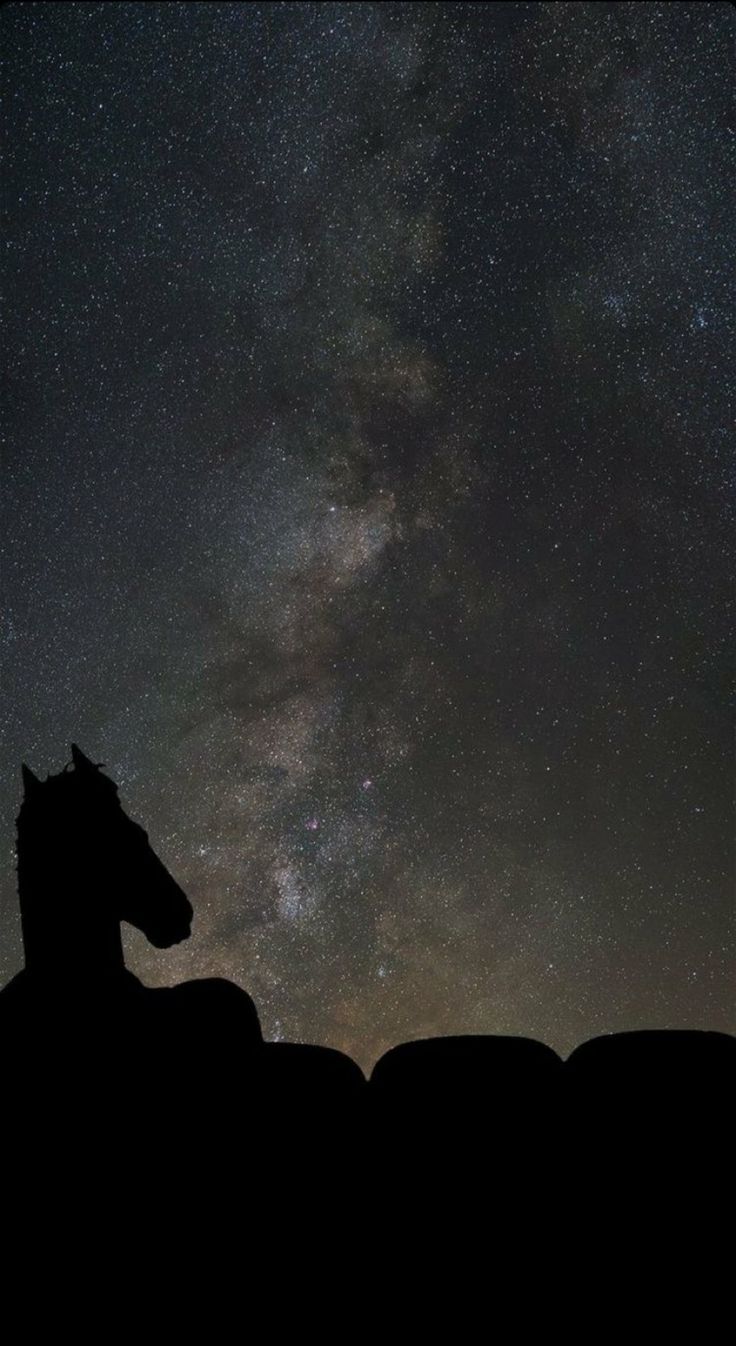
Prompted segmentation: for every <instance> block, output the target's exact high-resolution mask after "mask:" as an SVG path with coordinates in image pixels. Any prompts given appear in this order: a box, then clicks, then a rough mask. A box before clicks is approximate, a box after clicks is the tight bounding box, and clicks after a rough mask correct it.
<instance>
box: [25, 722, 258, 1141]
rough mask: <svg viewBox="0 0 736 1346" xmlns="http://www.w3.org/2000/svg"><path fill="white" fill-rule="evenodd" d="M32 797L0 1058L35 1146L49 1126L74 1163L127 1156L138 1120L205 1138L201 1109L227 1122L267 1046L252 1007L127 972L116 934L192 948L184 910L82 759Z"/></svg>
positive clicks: (174, 886) (210, 990)
mask: <svg viewBox="0 0 736 1346" xmlns="http://www.w3.org/2000/svg"><path fill="white" fill-rule="evenodd" d="M23 782H24V798H23V802H22V805H21V809H20V813H19V815H18V819H17V835H18V841H17V857H18V898H19V903H20V913H21V927H22V934H23V945H24V951H25V967H24V969H23V970H22V971H21V972H19V973H18V975H17V976H16V977H14V978H13V979H12V981H10V982H9V983H8V985H7V986H6V987H4V988H3V990H2V991H0V1053H1V1054H2V1060H3V1067H4V1087H5V1091H6V1098H11V1099H12V1100H13V1109H12V1115H13V1117H14V1118H16V1120H17V1128H18V1133H19V1135H20V1134H21V1133H22V1135H23V1139H24V1144H25V1143H27V1138H28V1135H29V1133H30V1134H33V1133H34V1132H35V1130H36V1129H37V1128H38V1126H39V1125H42V1126H43V1128H44V1129H45V1131H46V1135H47V1139H48V1135H49V1134H51V1135H54V1134H56V1135H57V1139H60V1138H61V1137H62V1136H63V1144H64V1148H65V1150H66V1151H69V1149H70V1148H71V1149H75V1150H76V1152H77V1154H78V1155H79V1154H80V1153H81V1152H85V1153H86V1152H88V1151H90V1150H94V1148H95V1146H96V1145H98V1144H102V1143H103V1137H104V1140H105V1143H108V1142H109V1138H110V1135H111V1134H114V1136H115V1140H116V1145H118V1146H121V1147H122V1148H123V1149H126V1148H128V1147H129V1145H130V1144H134V1145H135V1144H137V1143H138V1142H137V1140H136V1137H138V1135H139V1132H140V1117H141V1115H142V1113H144V1114H148V1115H149V1116H150V1117H153V1116H155V1117H156V1120H157V1122H159V1123H163V1124H165V1125H166V1126H167V1129H169V1130H171V1129H173V1127H174V1124H175V1118H176V1117H177V1115H182V1114H183V1115H186V1116H187V1117H188V1118H189V1119H190V1121H191V1122H192V1124H193V1125H196V1120H197V1117H198V1116H201V1115H202V1113H203V1112H204V1109H205V1107H206V1106H210V1107H212V1106H218V1107H219V1108H220V1109H221V1110H222V1111H223V1112H224V1111H225V1110H226V1109H227V1105H228V1101H229V1099H230V1096H231V1094H232V1091H233V1089H234V1088H235V1087H236V1085H237V1082H238V1081H239V1078H240V1075H239V1071H238V1065H239V1063H240V1062H241V1061H243V1060H246V1059H247V1058H248V1057H249V1056H252V1055H253V1054H254V1053H255V1052H257V1050H258V1049H260V1048H261V1045H262V1035H261V1030H260V1025H259V1021H258V1015H257V1012H256V1009H255V1006H254V1004H253V1001H252V1000H251V999H250V997H249V996H248V995H247V993H246V992H245V991H244V990H242V988H240V987H238V986H236V985H234V984H233V983H231V982H228V981H225V980H222V979H219V978H207V979H202V980H195V981H189V982H183V983H181V984H179V985H176V986H171V987H162V988H151V987H146V986H144V985H143V984H142V983H141V981H140V980H139V979H138V978H137V977H135V976H134V975H133V973H131V972H130V971H129V970H128V969H127V968H126V966H125V961H124V956H123V947H122V940H121V931H120V926H121V922H122V921H126V922H128V923H129V924H131V925H134V926H136V927H137V929H139V930H141V931H142V933H143V934H144V935H145V936H146V938H147V939H148V940H149V941H150V942H151V943H152V944H153V945H154V946H155V947H157V948H168V947H170V946H171V945H174V944H176V943H178V942H180V941H181V940H184V939H186V938H187V937H188V936H189V934H190V931H191V924H192V917H193V911H192V906H191V903H190V902H189V899H188V898H187V896H186V894H185V893H184V892H183V890H182V889H181V888H180V886H179V884H178V883H177V882H176V880H175V879H174V878H173V876H172V875H171V874H170V873H169V872H168V870H167V869H166V866H165V865H164V864H163V862H162V861H161V859H160V858H159V856H157V855H156V853H155V851H154V850H153V848H152V847H151V845H150V843H149V840H148V836H147V834H146V832H145V830H144V828H143V827H141V826H140V825H139V824H138V823H137V822H135V821H133V820H132V819H131V818H129V817H128V816H127V815H126V813H125V812H124V810H123V808H122V806H121V803H120V800H119V798H118V787H117V785H116V784H115V782H114V781H113V780H111V779H110V778H109V777H108V776H106V775H105V774H104V773H103V772H102V770H101V769H100V767H99V766H97V765H95V764H94V763H93V762H91V761H90V759H89V758H88V757H86V756H85V754H84V753H83V752H82V751H81V750H80V748H78V747H77V745H76V744H72V762H71V763H69V765H68V766H67V767H65V769H64V770H63V771H62V772H61V773H60V774H59V775H57V776H49V777H48V778H47V780H46V781H41V780H39V778H38V777H37V776H35V775H34V773H33V772H32V771H31V770H30V768H29V767H27V766H26V765H25V764H24V765H23ZM41 1119H43V1120H42V1121H41ZM11 1120H12V1119H11ZM6 1121H7V1117H6ZM90 1128H91V1129H90ZM141 1143H142V1142H141Z"/></svg>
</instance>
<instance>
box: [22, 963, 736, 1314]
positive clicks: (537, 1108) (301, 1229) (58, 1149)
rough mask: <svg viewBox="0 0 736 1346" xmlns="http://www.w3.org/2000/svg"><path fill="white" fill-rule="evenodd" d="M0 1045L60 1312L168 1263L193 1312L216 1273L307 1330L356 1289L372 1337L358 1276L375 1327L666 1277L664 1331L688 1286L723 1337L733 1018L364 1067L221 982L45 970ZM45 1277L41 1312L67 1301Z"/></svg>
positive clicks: (610, 1309) (528, 1305) (600, 1301)
mask: <svg viewBox="0 0 736 1346" xmlns="http://www.w3.org/2000/svg"><path fill="white" fill-rule="evenodd" d="M0 1050H1V1052H2V1062H3V1067H2V1091H3V1101H2V1114H1V1115H2V1123H1V1127H2V1156H3V1161H2V1162H3V1170H4V1175H5V1177H4V1183H3V1192H4V1195H3V1226H4V1236H5V1240H6V1243H5V1246H6V1248H8V1247H9V1249H10V1262H7V1263H6V1276H7V1275H9V1277H10V1279H9V1282H8V1281H6V1287H12V1282H13V1277H14V1275H19V1276H22V1277H23V1278H24V1280H23V1283H24V1284H26V1280H25V1278H27V1277H28V1276H29V1275H30V1283H31V1285H37V1286H39V1287H40V1286H48V1285H49V1284H50V1283H52V1282H54V1283H55V1284H57V1290H56V1291H55V1292H54V1293H55V1294H57V1299H56V1300H54V1303H55V1304H56V1305H57V1310H58V1312H59V1313H61V1309H60V1308H59V1303H60V1301H59V1300H58V1295H59V1294H60V1295H61V1298H62V1300H64V1301H65V1302H66V1296H68V1294H69V1293H71V1294H72V1297H73V1295H74V1293H75V1292H74V1286H75V1285H76V1286H77V1293H78V1294H79V1295H81V1296H82V1300H84V1297H85V1296H87V1295H88V1294H91V1293H92V1291H91V1289H90V1286H91V1284H92V1282H94V1283H95V1285H97V1286H98V1288H99V1287H107V1290H106V1291H105V1293H106V1294H110V1293H112V1289H111V1287H112V1286H113V1285H114V1286H116V1287H117V1288H116V1289H115V1291H114V1294H115V1296H120V1304H119V1312H120V1314H123V1315H124V1314H125V1311H126V1303H127V1302H128V1300H127V1299H126V1294H127V1295H128V1296H132V1297H133V1299H135V1298H136V1297H137V1295H138V1294H139V1293H141V1287H144V1286H147V1289H146V1290H145V1293H146V1294H151V1295H153V1296H154V1298H155V1299H158V1300H159V1301H160V1300H161V1297H163V1299H164V1300H165V1301H166V1304H167V1308H166V1313H167V1315H169V1316H170V1321H171V1323H172V1330H174V1328H173V1322H174V1319H175V1318H176V1319H177V1320H179V1318H180V1315H182V1313H183V1314H184V1315H185V1316H186V1313H187V1312H188V1311H189V1310H188V1309H187V1307H186V1306H187V1305H189V1306H190V1307H191V1312H192V1313H194V1305H195V1303H197V1302H198V1300H199V1291H200V1290H201V1288H202V1285H203V1284H205V1283H206V1284H207V1285H208V1286H209V1287H210V1288H209V1290H208V1293H209V1294H212V1293H213V1291H212V1288H211V1287H212V1278H213V1277H214V1280H215V1282H217V1283H218V1284H219V1286H220V1288H219V1290H216V1291H215V1292H214V1293H215V1301H216V1302H215V1303H213V1304H212V1305H211V1312H212V1314H213V1315H214V1316H215V1317H216V1316H217V1306H218V1304H220V1303H221V1302H223V1297H224V1298H225V1299H227V1300H228V1302H229V1300H230V1297H231V1296H232V1295H236V1297H237V1296H238V1295H242V1297H243V1298H242V1305H241V1307H242V1311H243V1313H244V1315H245V1321H247V1323H248V1324H249V1326H248V1329H247V1332H246V1335H247V1336H249V1337H256V1338H257V1339H259V1340H260V1339H261V1338H262V1336H263V1335H264V1331H265V1329H264V1328H260V1329H259V1330H257V1331H256V1329H255V1321H256V1319H257V1320H258V1321H259V1322H262V1321H263V1315H264V1314H265V1316H266V1318H267V1319H270V1321H271V1324H272V1327H273V1324H275V1323H277V1322H281V1324H282V1326H283V1327H284V1330H286V1329H287V1327H288V1331H289V1334H290V1335H293V1333H294V1331H295V1324H296V1323H299V1322H301V1323H302V1325H303V1324H304V1323H306V1322H307V1320H309V1321H310V1322H311V1324H312V1325H311V1327H310V1329H309V1330H310V1333H313V1332H314V1331H316V1330H317V1329H316V1328H315V1325H314V1320H313V1317H312V1315H313V1313H314V1312H315V1311H317V1312H318V1313H322V1314H323V1315H327V1317H326V1318H320V1322H322V1328H323V1331H321V1332H318V1333H317V1334H318V1335H324V1334H327V1335H331V1334H332V1329H333V1328H334V1330H335V1331H337V1327H336V1326H335V1324H334V1322H332V1319H331V1318H330V1314H331V1313H332V1311H333V1310H334V1309H335V1306H336V1304H337V1303H338V1301H340V1302H342V1297H343V1296H344V1295H346V1294H349V1295H350V1297H351V1303H352V1308H351V1314H352V1317H349V1318H348V1319H346V1320H345V1321H344V1322H343V1330H342V1332H339V1331H338V1332H337V1335H342V1336H343V1337H345V1336H347V1337H351V1336H352V1335H353V1333H355V1332H359V1330H362V1329H361V1316H360V1314H359V1313H358V1314H357V1317H356V1316H355V1315H356V1313H357V1308H358V1305H357V1302H356V1299H355V1296H356V1295H357V1294H358V1286H359V1287H360V1302H361V1303H363V1302H364V1303H365V1306H366V1307H365V1313H366V1314H367V1315H368V1319H366V1323H364V1324H363V1327H365V1326H366V1324H367V1322H368V1320H370V1322H371V1329H370V1335H371V1337H373V1336H377V1335H379V1334H388V1335H392V1334H393V1333H394V1332H395V1331H397V1330H399V1327H398V1320H394V1318H393V1312H394V1310H393V1309H392V1308H391V1305H392V1304H393V1303H394V1302H395V1301H396V1296H398V1298H399V1300H400V1301H401V1303H402V1305H403V1309H402V1312H403V1313H405V1314H406V1313H408V1314H409V1319H408V1325H407V1320H404V1329H403V1330H404V1331H409V1333H410V1334H411V1333H412V1332H413V1331H418V1330H419V1327H418V1324H419V1319H420V1318H421V1319H422V1321H423V1322H425V1326H426V1327H427V1330H429V1326H428V1324H429V1323H430V1322H431V1319H432V1316H433V1314H434V1312H435V1309H436V1312H437V1313H440V1312H442V1313H447V1312H448V1311H449V1306H448V1300H450V1301H452V1302H453V1303H454V1304H455V1310H454V1313H455V1321H456V1324H457V1323H460V1322H461V1320H462V1321H464V1313H465V1310H466V1309H467V1305H468V1304H469V1303H471V1302H472V1304H473V1305H474V1309H473V1312H474V1313H476V1312H477V1311H478V1309H479V1304H485V1310H484V1311H485V1313H486V1316H487V1321H486V1325H485V1329H484V1332H483V1335H485V1334H486V1331H490V1334H491V1335H494V1333H493V1332H492V1331H491V1327H492V1324H493V1313H494V1311H495V1310H494V1304H495V1302H496V1301H498V1302H499V1303H500V1301H501V1300H504V1301H505V1300H506V1299H507V1298H508V1296H509V1295H510V1296H511V1299H512V1301H513V1303H514V1304H515V1306H516V1307H515V1310H514V1312H515V1313H516V1330H515V1331H514V1332H513V1334H512V1335H514V1336H516V1335H517V1331H518V1332H519V1333H521V1334H522V1335H523V1334H524V1331H525V1329H524V1324H526V1325H527V1327H528V1328H529V1329H530V1330H531V1328H532V1325H533V1326H534V1331H535V1333H536V1332H538V1331H539V1330H540V1323H541V1322H542V1321H549V1322H551V1321H552V1320H553V1319H554V1320H555V1321H557V1319H556V1314H557V1312H558V1309H559V1305H556V1301H555V1296H556V1295H557V1294H558V1293H559V1291H560V1288H561V1286H563V1285H565V1284H567V1285H568V1290H567V1294H568V1295H569V1293H570V1291H569V1285H570V1284H572V1285H573V1286H574V1287H575V1291H574V1295H573V1298H574V1299H575V1298H576V1297H577V1300H576V1302H577V1309H578V1311H579V1310H580V1309H581V1298H580V1297H581V1296H582V1298H583V1299H584V1300H585V1301H586V1302H587V1299H588V1297H590V1296H593V1297H595V1298H596V1305H597V1307H596V1309H595V1313H596V1324H597V1325H595V1326H594V1325H592V1324H591V1330H590V1335H591V1336H592V1337H593V1338H597V1336H598V1335H599V1333H600V1332H601V1331H602V1330H603V1327H604V1326H605V1322H606V1320H607V1318H608V1317H609V1315H611V1316H612V1320H615V1319H616V1317H617V1314H618V1312H619V1309H620V1303H621V1299H622V1296H623V1297H624V1298H625V1299H626V1300H627V1301H628V1300H629V1299H630V1297H631V1296H632V1295H634V1296H635V1295H636V1294H639V1293H646V1298H647V1302H648V1304H649V1308H648V1310H647V1312H648V1313H650V1314H651V1313H655V1314H656V1313H659V1314H660V1318H659V1319H658V1320H657V1321H659V1323H660V1327H659V1329H657V1330H655V1326H656V1324H654V1323H650V1329H651V1331H652V1332H653V1333H654V1335H655V1336H658V1337H659V1339H661V1336H660V1333H661V1331H662V1330H663V1329H662V1321H663V1320H662V1318H661V1315H662V1314H668V1315H670V1316H672V1315H673V1312H674V1310H675V1308H676V1306H677V1305H679V1306H680V1307H679V1309H677V1312H676V1313H674V1318H677V1316H678V1315H679V1314H681V1315H684V1316H685V1317H688V1315H689V1316H690V1321H691V1326H690V1328H689V1329H688V1330H689V1331H690V1330H692V1331H695V1327H696V1324H697V1330H698V1332H699V1333H701V1334H702V1332H703V1331H705V1326H704V1325H705V1323H706V1320H707V1319H708V1316H709V1314H710V1312H711V1310H713V1311H715V1305H716V1302H717V1301H718V1299H719V1296H720V1294H721V1293H722V1285H723V1277H724V1276H726V1275H727V1271H726V1267H727V1261H726V1259H727V1256H728V1245H729V1241H730V1228H731V1222H732V1218H733V1207H732V1195H733V1192H732V1145H733V1135H734V1128H733V1102H732V1099H733V1082H734V1076H735V1075H736V1070H735V1069H734V1067H735V1065H736V1039H734V1038H731V1037H729V1036H727V1035H724V1034H719V1033H705V1032H640V1033H627V1034H619V1035H614V1036H611V1037H603V1038H597V1039H594V1040H592V1041H590V1042H587V1043H584V1044H583V1045H582V1046H580V1047H578V1048H577V1050H576V1051H574V1052H573V1053H572V1055H571V1056H570V1057H569V1059H568V1060H567V1061H564V1062H563V1061H562V1060H561V1059H560V1057H559V1056H557V1055H556V1053H555V1052H553V1051H552V1050H551V1049H550V1048H549V1047H546V1046H544V1045H543V1044H541V1043H538V1042H534V1041H530V1040H527V1039H523V1038H508V1037H492V1036H488V1037H456V1038H440V1039H435V1040H430V1041H423V1042H410V1043H405V1044H403V1045H401V1046H399V1047H396V1048H394V1049H393V1050H392V1051H390V1052H388V1053H387V1054H386V1055H385V1056H384V1057H382V1059H381V1060H380V1061H379V1062H378V1063H377V1065H376V1066H375V1068H374V1070H373V1072H372V1074H371V1077H370V1079H369V1080H366V1079H365V1078H364V1076H363V1074H362V1072H361V1071H360V1069H359V1068H358V1066H357V1065H355V1063H354V1062H353V1061H352V1060H350V1058H349V1057H347V1056H344V1055H343V1054H341V1053H340V1052H336V1051H332V1050H330V1049H328V1048H322V1047H313V1046H303V1045H295V1044H286V1043H278V1044H273V1043H270V1044H269V1043H263V1041H262V1040H261V1034H260V1028H259V1025H258V1018H257V1014H256V1012H255V1009H254V1007H253V1005H252V1002H251V1001H250V999H249V997H248V996H246V995H245V993H244V992H242V991H240V990H239V989H238V988H236V987H234V986H231V985H230V984H229V983H226V982H218V981H203V982H191V983H187V984H186V985H184V986H181V987H176V988H172V989H171V990H170V991H151V990H147V989H146V988H144V987H142V986H141V985H140V983H139V982H137V981H136V979H135V978H133V977H131V976H130V974H127V973H126V974H124V975H123V976H121V977H120V978H119V979H117V980H116V981H115V983H114V984H111V983H110V982H109V981H107V982H105V983H99V984H97V985H95V984H93V983H89V984H87V985H86V986H84V987H80V986H79V985H77V986H75V987H70V986H69V985H65V984H64V985H62V984H57V985H52V984H50V983H49V982H48V981H46V982H44V983H43V984H38V983H37V984H35V985H34V984H33V983H31V982H29V979H28V976H27V975H25V974H23V975H22V976H21V977H20V978H17V979H16V980H15V982H13V983H11V984H10V985H9V986H8V987H6V988H5V990H4V991H3V992H2V993H0ZM13 1266H15V1268H16V1270H15V1273H13V1272H12V1271H11V1270H10V1268H12V1267H13ZM80 1277H81V1282H80V1280H79V1278H80ZM315 1277H316V1278H317V1279H316V1280H315ZM642 1277H643V1280H642ZM125 1285H127V1286H128V1290H127V1291H126V1292H124V1293H123V1291H122V1290H121V1287H123V1286H125ZM459 1285H462V1286H464V1291H463V1294H462V1295H461V1297H460V1299H459V1300H458V1299H457V1294H458V1286H459ZM696 1285H697V1287H698V1289H697V1291H695V1289H694V1287H695V1286H696ZM59 1286H61V1287H62V1289H59V1288H58V1287H59ZM320 1286H321V1289H319V1293H317V1290H318V1288H319V1287H320ZM351 1286H352V1291H350V1290H349V1287H351ZM637 1286H638V1289H637ZM655 1286H659V1287H660V1288H659V1290H656V1291H655V1288H654V1287H655ZM298 1287H300V1288H298ZM594 1287H595V1290H594ZM706 1287H709V1288H706ZM307 1289H308V1293H307ZM24 1293H25V1302H26V1312H30V1311H31V1307H32V1304H35V1309H34V1312H35V1311H38V1312H40V1313H42V1314H45V1313H47V1312H50V1313H51V1316H52V1318H53V1313H54V1310H53V1308H52V1306H51V1305H50V1304H49V1303H48V1302H46V1301H44V1296H43V1294H41V1296H40V1299H38V1300H37V1301H36V1300H35V1299H34V1296H33V1294H32V1295H31V1300H30V1301H29V1300H28V1292H27V1291H26V1292H24ZM95 1293H97V1291H95ZM305 1294H306V1295H307V1299H304V1296H305ZM315 1294H316V1301H317V1304H321V1306H322V1307H321V1309H317V1308H316V1307H315V1299H314V1296H315ZM264 1296H265V1299H264ZM274 1296H275V1297H274ZM550 1296H552V1298H551V1299H550ZM7 1302H8V1300H7V1295H6V1304H7ZM657 1303H658V1304H659V1309H657V1307H656V1305H657ZM553 1305H555V1307H554V1308H553ZM433 1306H434V1307H433ZM545 1306H546V1307H545ZM160 1309H161V1303H160V1302H159V1310H160ZM508 1309H509V1305H508V1304H506V1309H505V1311H508ZM76 1311H77V1312H80V1311H81V1307H80V1304H79V1303H77V1310H76ZM197 1311H198V1312H199V1311H201V1306H200V1308H199V1309H198V1310H197ZM65 1312H68V1309H67V1310H66V1311H65ZM376 1314H378V1320H379V1321H378V1322H377V1321H376ZM693 1314H695V1315H696V1317H695V1319H693V1318H692V1315H693ZM254 1315H255V1316H254ZM550 1315H552V1317H550ZM62 1317H63V1314H62ZM328 1320H329V1322H332V1328H331V1329H330V1331H329V1332H328V1330H327V1324H328ZM381 1320H382V1323H381ZM213 1321H214V1319H213ZM29 1322H30V1320H27V1322H26V1326H28V1324H29ZM351 1324H352V1325H351ZM412 1324H413V1327H412ZM113 1325H114V1324H113V1322H112V1319H111V1320H110V1321H107V1319H105V1320H104V1321H102V1322H100V1323H98V1324H97V1326H96V1328H95V1330H94V1331H93V1332H92V1335H94V1336H95V1337H96V1339H98V1340H104V1339H106V1338H107V1337H108V1336H109V1335H110V1333H111V1332H112V1329H113ZM179 1326H180V1324H179ZM190 1326H192V1324H190ZM619 1326H620V1325H619ZM681 1326H682V1330H683V1331H684V1330H685V1327H684V1322H683V1324H681ZM67 1327H68V1324H67ZM435 1329H436V1331H437V1332H439V1331H440V1329H439V1326H438V1325H437V1324H435ZM435 1329H433V1331H434V1330H435ZM639 1329H640V1330H642V1331H643V1330H645V1328H644V1323H643V1320H642V1322H640V1323H639ZM66 1330H67V1328H66V1327H65V1329H64V1331H66ZM175 1330H177V1331H178V1330H179V1327H177V1328H176V1329H175ZM213 1330H214V1329H213ZM243 1330H244V1331H245V1328H244V1329H243ZM273 1330H275V1328H274V1329H273ZM305 1330H306V1329H305ZM424 1330H425V1329H424V1328H423V1329H422V1333H424ZM448 1330H449V1329H448ZM559 1330H560V1327H559V1322H557V1327H556V1328H555V1331H556V1332H557V1331H559ZM628 1330H633V1329H631V1328H629V1329H628ZM647 1331H649V1329H647ZM458 1333H459V1335H458V1334H454V1335H453V1334H452V1333H450V1339H451V1340H455V1339H461V1340H465V1339H469V1329H467V1331H466V1328H465V1327H463V1329H462V1331H460V1329H459V1328H458ZM202 1334H204V1336H205V1337H206V1338H208V1337H209V1334H208V1333H207V1332H204V1333H202V1330H201V1325H200V1328H199V1329H198V1335H202ZM266 1335H270V1330H269V1331H268V1332H266ZM440 1335H441V1336H442V1337H443V1339H444V1337H445V1336H446V1335H447V1331H446V1330H445V1329H443V1330H442V1331H441V1332H440ZM470 1335H472V1334H470ZM501 1335H502V1337H503V1339H506V1338H507V1336H508V1335H509V1332H508V1329H505V1330H504V1332H503V1333H502V1334H501ZM6 1339H9V1338H7V1337H6Z"/></svg>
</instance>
